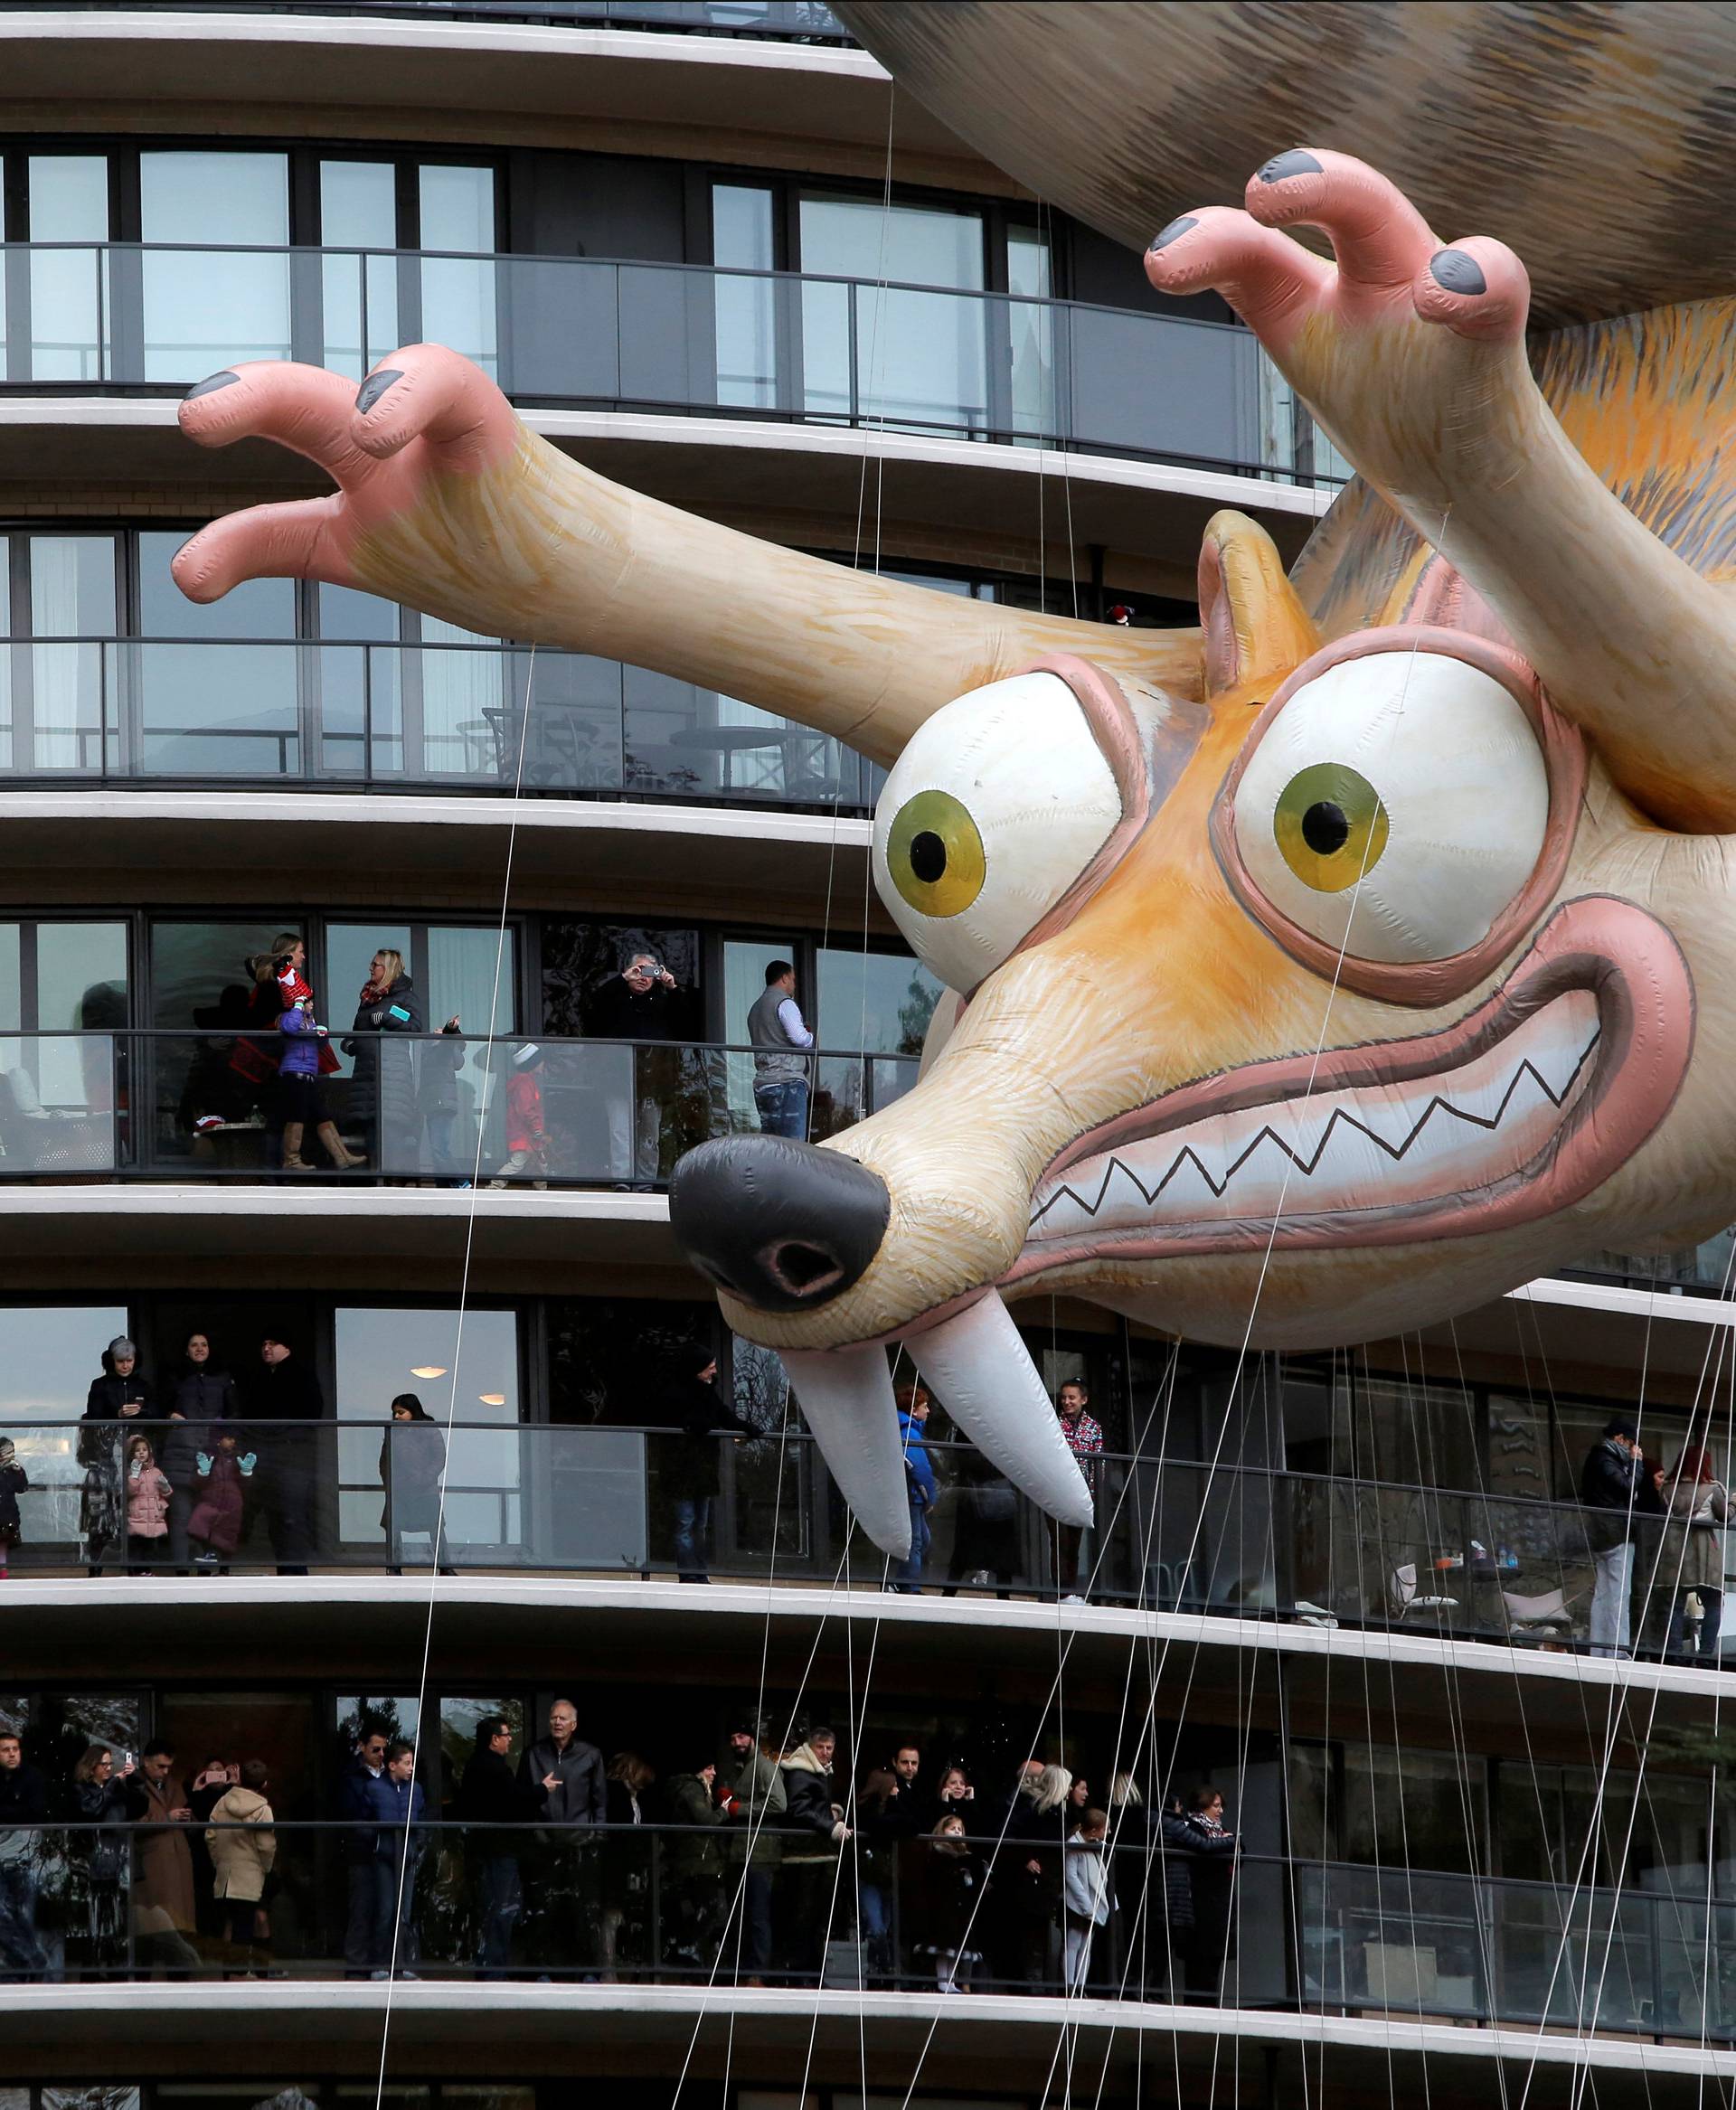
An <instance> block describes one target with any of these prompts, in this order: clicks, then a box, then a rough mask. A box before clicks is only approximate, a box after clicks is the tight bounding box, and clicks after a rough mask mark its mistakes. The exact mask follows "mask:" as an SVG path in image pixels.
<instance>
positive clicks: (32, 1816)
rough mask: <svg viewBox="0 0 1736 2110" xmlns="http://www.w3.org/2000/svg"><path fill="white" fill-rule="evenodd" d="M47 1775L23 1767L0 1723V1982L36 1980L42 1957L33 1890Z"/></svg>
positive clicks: (13, 1734)
mask: <svg viewBox="0 0 1736 2110" xmlns="http://www.w3.org/2000/svg"><path fill="white" fill-rule="evenodd" d="M47 1820H48V1776H46V1775H45V1774H44V1773H43V1772H42V1768H41V1767H40V1766H31V1765H27V1764H26V1763H25V1760H24V1747H23V1745H22V1744H21V1743H20V1741H19V1737H18V1732H17V1730H16V1729H14V1728H12V1727H11V1725H10V1724H9V1723H6V1722H0V1984H14V1985H15V1984H17V1983H20V1982H23V1981H28V1980H31V1979H36V1978H42V1977H45V1976H46V1975H47V1973H48V1956H47V1953H46V1952H45V1951H44V1949H43V1947H42V1942H41V1940H40V1939H39V1938H38V1936H37V1933H36V1890H37V1885H38V1882H39V1879H40V1876H41V1870H42V1863H43V1860H44V1859H45V1858H46V1857H45V1854H44V1851H43V1850H44V1847H45V1846H46V1844H47V1842H46V1841H45V1840H44V1838H43V1837H42V1832H40V1831H39V1830H38V1829H37V1827H38V1826H40V1825H42V1824H43V1823H46V1822H47Z"/></svg>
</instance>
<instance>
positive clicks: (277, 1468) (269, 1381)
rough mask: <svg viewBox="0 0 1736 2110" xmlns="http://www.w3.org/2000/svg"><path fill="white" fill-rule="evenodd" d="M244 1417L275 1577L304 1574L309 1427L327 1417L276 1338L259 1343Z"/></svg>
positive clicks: (313, 1448)
mask: <svg viewBox="0 0 1736 2110" xmlns="http://www.w3.org/2000/svg"><path fill="white" fill-rule="evenodd" d="M246 1414H247V1418H248V1420H249V1421H250V1423H252V1424H253V1446H254V1448H255V1449H256V1450H257V1451H258V1453H259V1476H258V1479H257V1481H256V1483H255V1484H256V1485H257V1486H258V1487H259V1505H260V1507H261V1508H262V1509H263V1510H264V1512H265V1525H266V1530H267V1531H269V1533H270V1535H271V1550H272V1552H273V1553H275V1554H276V1555H277V1557H278V1574H279V1575H306V1574H307V1559H308V1556H309V1555H310V1554H311V1553H312V1552H313V1550H314V1494H315V1490H314V1474H315V1471H316V1464H317V1459H318V1455H319V1453H318V1442H319V1439H318V1436H317V1435H316V1432H315V1430H314V1429H313V1427H311V1426H309V1425H310V1424H312V1423H314V1422H317V1421H323V1420H324V1419H325V1393H324V1392H323V1391H321V1389H320V1385H319V1380H318V1378H316V1376H315V1374H314V1371H313V1369H312V1366H311V1365H310V1364H308V1363H307V1362H306V1361H304V1360H303V1359H302V1358H301V1357H300V1356H298V1355H296V1354H295V1353H293V1352H292V1351H291V1350H290V1348H289V1345H288V1342H284V1341H281V1340H279V1339H278V1336H277V1335H276V1334H275V1333H268V1334H266V1335H265V1337H264V1339H263V1340H262V1341H261V1342H259V1369H258V1370H257V1371H255V1372H254V1373H253V1378H252V1381H251V1382H250V1385H249V1386H248V1390H247V1399H246Z"/></svg>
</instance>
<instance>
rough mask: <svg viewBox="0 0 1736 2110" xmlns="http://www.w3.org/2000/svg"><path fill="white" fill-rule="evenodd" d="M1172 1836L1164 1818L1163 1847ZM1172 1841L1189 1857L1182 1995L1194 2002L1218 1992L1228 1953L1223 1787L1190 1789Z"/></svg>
mask: <svg viewBox="0 0 1736 2110" xmlns="http://www.w3.org/2000/svg"><path fill="white" fill-rule="evenodd" d="M1171 1838H1172V1834H1171V1829H1170V1824H1169V1822H1168V1820H1167V1819H1165V1823H1164V1843H1165V1851H1170V1850H1171ZM1174 1841H1175V1847H1176V1848H1178V1849H1179V1850H1180V1851H1181V1852H1182V1853H1183V1854H1184V1855H1186V1856H1187V1857H1188V1860H1187V1870H1188V1889H1189V1896H1190V1907H1191V1912H1192V1917H1193V1925H1192V1928H1191V1930H1190V1934H1189V1937H1188V1942H1187V1997H1188V2000H1189V2001H1190V2002H1193V2003H1194V2004H1195V2005H1198V2004H1200V2003H1202V2002H1203V2003H1205V2004H1207V2005H1211V2004H1213V2003H1215V2002H1217V2001H1218V2000H1219V1999H1220V1998H1221V1995H1222V1983H1223V1967H1224V1963H1225V1960H1226V1958H1227V1957H1228V1955H1229V1953H1230V1928H1231V1899H1232V1894H1233V1888H1234V1881H1235V1860H1236V1849H1237V1840H1236V1835H1235V1833H1234V1832H1231V1830H1230V1829H1229V1828H1228V1826H1227V1825H1226V1824H1225V1823H1224V1821H1223V1794H1222V1790H1220V1789H1218V1788H1215V1787H1200V1788H1195V1789H1194V1793H1193V1794H1192V1796H1191V1797H1190V1798H1189V1801H1188V1806H1187V1811H1186V1813H1185V1815H1184V1817H1183V1819H1182V1823H1181V1827H1180V1829H1179V1830H1178V1831H1177V1832H1175V1834H1174Z"/></svg>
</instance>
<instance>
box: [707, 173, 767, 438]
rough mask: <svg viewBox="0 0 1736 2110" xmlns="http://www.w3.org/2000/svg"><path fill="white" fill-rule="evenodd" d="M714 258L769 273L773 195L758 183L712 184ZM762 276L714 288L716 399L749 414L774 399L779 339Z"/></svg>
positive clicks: (719, 283)
mask: <svg viewBox="0 0 1736 2110" xmlns="http://www.w3.org/2000/svg"><path fill="white" fill-rule="evenodd" d="M712 258H713V259H714V260H715V262H717V263H718V264H719V265H721V266H725V267H731V266H732V267H734V268H737V269H739V270H743V271H769V270H770V269H771V268H772V264H773V250H772V232H771V193H770V192H769V190H766V189H763V188H761V187H760V186H759V185H748V184H712ZM776 291H777V289H776V287H774V286H773V285H772V283H771V282H770V280H769V279H766V278H718V279H717V280H716V281H715V283H714V286H713V289H712V299H713V301H714V302H715V304H716V309H715V321H714V326H715V328H716V331H717V400H718V401H719V402H720V403H734V404H740V405H742V406H743V407H745V408H749V409H753V410H770V409H772V408H773V407H775V405H776V403H777V401H778V341H777V329H776V318H775V313H774V309H773V306H772V303H773V300H774V298H775V296H776Z"/></svg>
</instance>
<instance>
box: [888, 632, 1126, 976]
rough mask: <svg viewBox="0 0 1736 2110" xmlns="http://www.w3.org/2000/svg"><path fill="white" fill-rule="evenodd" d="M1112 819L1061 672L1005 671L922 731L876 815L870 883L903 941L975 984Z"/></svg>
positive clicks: (1084, 725)
mask: <svg viewBox="0 0 1736 2110" xmlns="http://www.w3.org/2000/svg"><path fill="white" fill-rule="evenodd" d="M1120 819H1121V794H1120V792H1119V791H1118V788H1117V786H1116V778H1115V773H1114V771H1113V770H1112V769H1111V768H1110V766H1109V759H1108V758H1107V756H1106V755H1105V754H1104V751H1103V749H1102V748H1101V747H1099V744H1098V740H1097V736H1096V735H1095V734H1094V733H1093V731H1092V730H1091V726H1090V721H1089V720H1088V719H1087V717H1086V715H1085V711H1084V710H1083V709H1082V707H1081V706H1080V702H1079V699H1078V697H1077V696H1075V695H1074V693H1073V692H1072V690H1071V689H1070V688H1069V687H1068V685H1067V683H1065V682H1064V681H1062V680H1061V676H1060V675H1059V674H1046V673H1036V674H1015V675H1014V677H1013V678H1012V680H1010V681H1005V682H994V683H990V684H989V686H988V687H986V688H983V689H973V690H972V691H971V692H970V693H969V694H968V695H965V696H960V697H958V699H957V701H956V702H951V703H948V704H947V705H946V706H945V708H944V709H942V710H940V711H936V712H935V714H934V716H933V717H932V718H930V719H929V720H928V721H926V723H924V724H923V725H922V726H920V728H919V729H918V730H917V732H916V733H915V734H914V736H913V737H912V738H911V740H910V745H909V746H908V747H907V748H906V749H904V752H903V753H902V754H901V756H900V757H899V758H898V760H897V762H896V764H895V765H894V766H893V768H892V773H891V775H890V776H889V777H887V779H886V787H885V789H884V790H883V791H882V793H881V796H880V805H879V807H878V809H877V810H876V812H875V815H874V883H875V885H876V886H877V887H878V888H879V890H880V897H881V900H882V901H884V902H885V904H886V907H887V909H888V911H889V912H890V913H891V915H892V919H893V921H894V922H895V923H896V924H897V925H898V927H899V928H900V929H901V931H902V932H903V933H904V936H905V937H906V938H907V939H908V940H909V941H910V949H911V950H912V951H913V952H914V953H915V954H916V955H917V956H918V957H919V958H920V960H921V961H922V963H923V965H924V966H926V967H928V968H929V970H930V971H931V972H932V973H934V974H935V975H939V978H940V980H941V981H943V982H944V983H945V984H947V985H948V988H951V989H957V990H959V991H966V992H967V991H969V990H972V989H974V988H975V987H976V986H977V984H978V983H979V982H980V981H981V980H982V979H983V977H984V975H988V974H992V973H993V972H994V970H995V968H996V967H998V966H1000V965H1001V963H1002V961H1004V960H1005V959H1006V958H1007V957H1008V956H1010V955H1011V954H1012V953H1013V952H1014V951H1015V950H1016V949H1017V947H1018V945H1019V942H1020V940H1021V939H1022V938H1023V937H1025V935H1026V934H1027V933H1028V932H1029V931H1030V930H1032V929H1033V928H1034V927H1035V926H1036V925H1037V924H1038V923H1039V922H1041V921H1042V919H1043V917H1044V916H1046V915H1047V914H1048V912H1049V910H1050V909H1052V908H1054V906H1055V905H1056V903H1057V902H1059V901H1060V900H1061V898H1062V896H1063V895H1065V894H1066V892H1067V891H1068V890H1069V889H1070V888H1071V886H1072V885H1073V884H1074V882H1075V881H1077V880H1079V879H1080V876H1081V875H1082V874H1083V873H1084V871H1085V870H1086V868H1087V867H1088V866H1089V865H1090V862H1091V860H1092V859H1093V858H1094V857H1095V856H1096V854H1097V852H1099V850H1100V849H1101V848H1102V847H1103V845H1104V843H1107V842H1108V841H1109V837H1110V835H1111V834H1113V833H1114V831H1115V828H1116V825H1117V824H1118V822H1119V821H1120Z"/></svg>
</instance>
